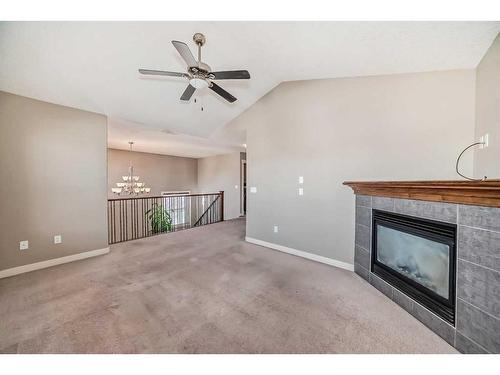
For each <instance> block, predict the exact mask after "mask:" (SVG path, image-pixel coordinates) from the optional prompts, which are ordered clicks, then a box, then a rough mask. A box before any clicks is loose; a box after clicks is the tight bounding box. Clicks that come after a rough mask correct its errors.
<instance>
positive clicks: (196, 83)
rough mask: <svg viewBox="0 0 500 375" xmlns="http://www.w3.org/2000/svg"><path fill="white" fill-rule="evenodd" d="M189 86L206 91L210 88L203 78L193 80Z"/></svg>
mask: <svg viewBox="0 0 500 375" xmlns="http://www.w3.org/2000/svg"><path fill="white" fill-rule="evenodd" d="M189 84H190V85H191V86H193V87H194V88H195V89H206V88H207V87H208V82H207V81H205V80H204V79H201V78H191V79H190V80H189Z"/></svg>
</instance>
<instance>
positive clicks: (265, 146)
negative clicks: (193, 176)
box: [198, 70, 475, 263]
mask: <svg viewBox="0 0 500 375" xmlns="http://www.w3.org/2000/svg"><path fill="white" fill-rule="evenodd" d="M474 85H475V72H474V71H473V70H464V71H448V72H434V73H418V74H401V75H391V76H374V77H363V78H342V79H330V80H316V81H298V82H286V83H282V84H281V85H279V86H278V87H277V88H276V89H274V90H273V91H272V92H270V93H269V94H268V95H266V96H265V97H263V98H262V99H261V100H259V101H258V102H257V103H256V104H255V105H254V106H252V107H251V108H250V109H249V110H247V111H246V112H245V113H244V114H243V115H241V116H240V117H238V118H237V119H236V120H235V121H234V126H238V127H241V126H242V124H241V122H244V124H243V125H244V126H243V127H245V128H246V129H247V145H248V147H247V160H248V165H249V168H248V186H249V187H251V186H256V187H257V189H258V192H257V193H256V194H252V193H249V194H248V212H247V236H249V237H253V238H256V239H260V240H263V241H267V242H271V243H275V244H279V245H283V246H288V247H291V248H294V249H298V250H302V251H307V252H310V253H314V254H318V255H321V256H325V257H329V258H332V259H336V260H339V261H343V262H348V263H353V248H354V195H353V193H352V191H351V189H350V188H348V187H346V186H343V185H342V182H343V181H346V180H402V179H456V178H457V176H456V175H455V171H454V166H455V165H454V162H455V158H456V156H457V153H458V152H459V151H460V149H461V148H463V147H464V146H465V145H467V144H468V143H470V142H471V141H472V140H473V137H474ZM198 168H200V166H199V167H198ZM462 169H463V171H464V172H466V173H472V158H471V157H470V156H468V157H466V158H465V159H464V162H463V165H462ZM299 176H304V179H305V181H304V184H303V188H304V196H302V197H299V196H298V188H299V184H298V177H299ZM274 225H278V226H279V232H278V233H273V226H274Z"/></svg>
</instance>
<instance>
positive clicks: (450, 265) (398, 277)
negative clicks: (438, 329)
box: [371, 209, 456, 325]
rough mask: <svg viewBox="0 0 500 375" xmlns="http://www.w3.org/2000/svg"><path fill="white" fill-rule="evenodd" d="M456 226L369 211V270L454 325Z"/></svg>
mask: <svg viewBox="0 0 500 375" xmlns="http://www.w3.org/2000/svg"><path fill="white" fill-rule="evenodd" d="M455 238H456V225H454V224H449V223H444V222H439V221H433V220H427V219H421V218H416V217H412V216H406V215H401V214H396V213H391V212H385V211H380V210H375V209H374V210H373V211H372V257H371V271H372V272H373V273H374V274H376V275H377V276H379V277H380V278H382V279H383V280H385V281H386V282H388V283H389V284H391V285H392V286H394V287H395V288H397V289H399V290H400V291H401V292H403V293H405V294H406V295H408V296H410V297H411V298H413V299H414V300H416V301H417V302H418V303H420V304H421V305H423V306H425V307H426V308H427V309H429V310H431V311H432V312H434V313H435V314H437V315H439V316H440V317H441V318H442V319H444V320H445V321H447V322H449V323H450V324H452V325H455V269H456V265H455V264H456V244H455Z"/></svg>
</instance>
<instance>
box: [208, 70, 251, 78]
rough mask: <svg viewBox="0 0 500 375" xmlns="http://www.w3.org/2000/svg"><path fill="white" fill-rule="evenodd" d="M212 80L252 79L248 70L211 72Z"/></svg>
mask: <svg viewBox="0 0 500 375" xmlns="http://www.w3.org/2000/svg"><path fill="white" fill-rule="evenodd" d="M210 74H212V75H213V76H214V78H212V79H250V73H248V70H226V71H223V72H211V73H210Z"/></svg>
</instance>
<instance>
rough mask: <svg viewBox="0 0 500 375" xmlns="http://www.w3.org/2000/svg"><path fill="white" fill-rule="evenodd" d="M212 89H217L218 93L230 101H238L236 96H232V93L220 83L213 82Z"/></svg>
mask: <svg viewBox="0 0 500 375" xmlns="http://www.w3.org/2000/svg"><path fill="white" fill-rule="evenodd" d="M211 84H212V85H211V86H210V90H213V91H215V92H216V93H217V94H219V95H220V96H222V97H223V98H224V99H226V100H227V101H228V102H229V103H233V102H235V101H236V98H235V97H234V96H232V95H231V94H230V93H228V92H227V91H226V90H224V89H223V88H222V87H220V86H219V85H217V84H215V83H213V82H211Z"/></svg>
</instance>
